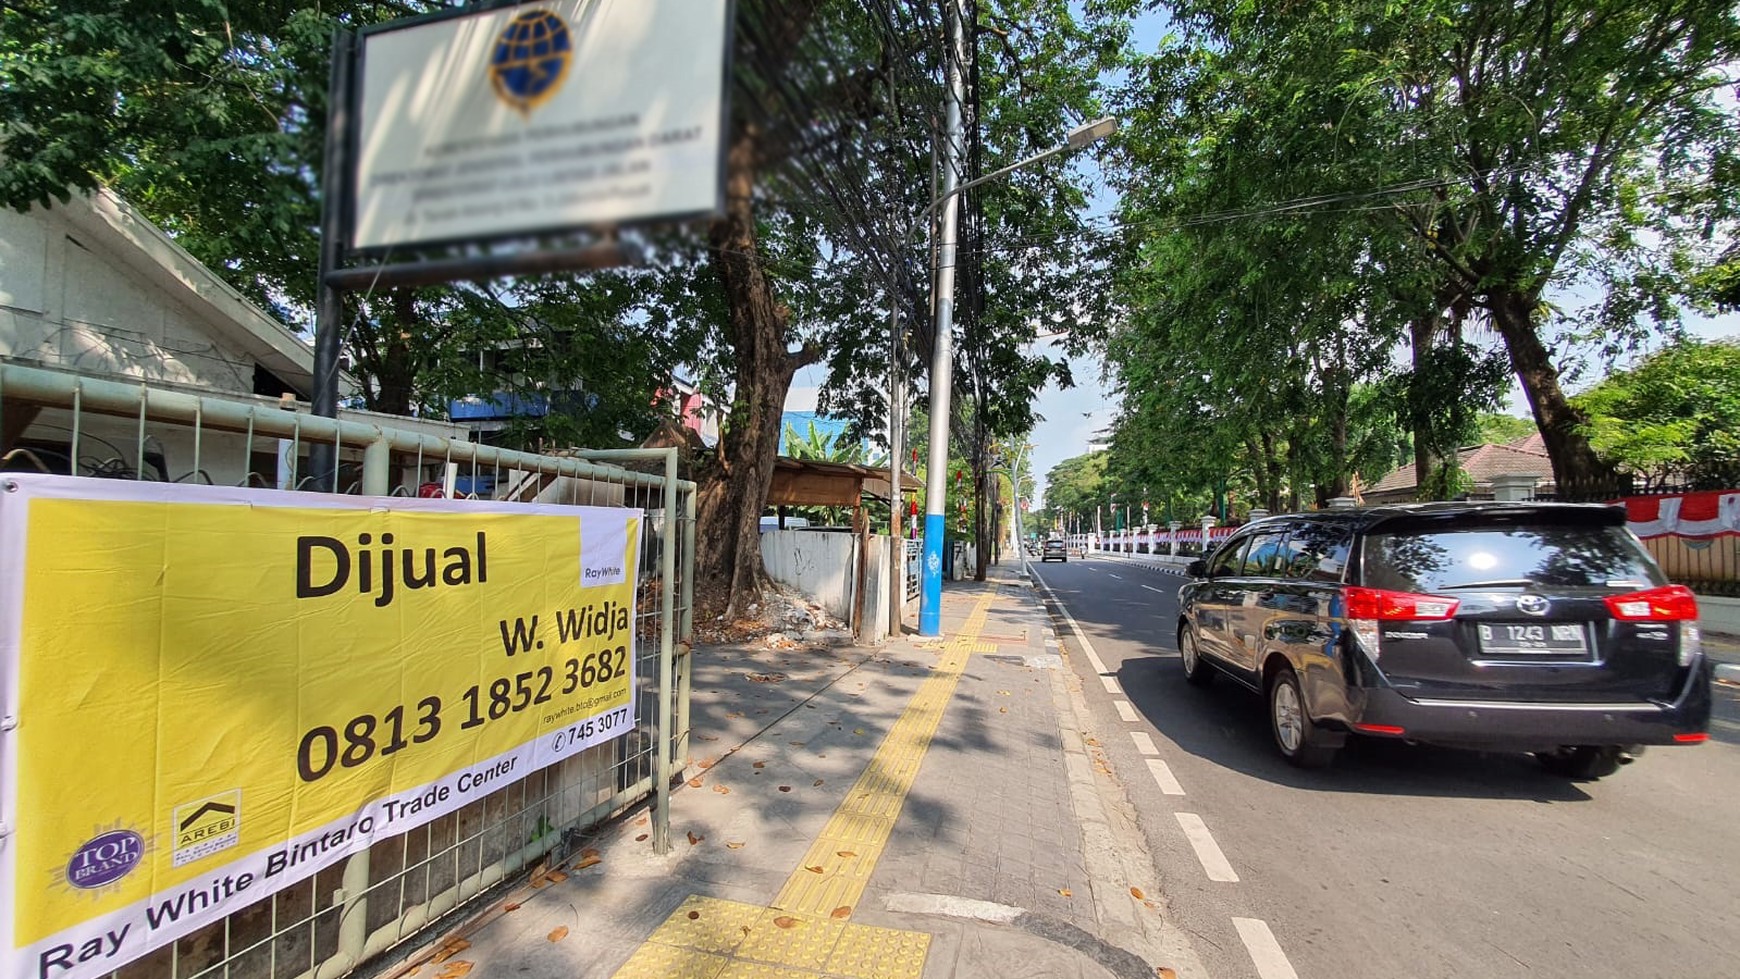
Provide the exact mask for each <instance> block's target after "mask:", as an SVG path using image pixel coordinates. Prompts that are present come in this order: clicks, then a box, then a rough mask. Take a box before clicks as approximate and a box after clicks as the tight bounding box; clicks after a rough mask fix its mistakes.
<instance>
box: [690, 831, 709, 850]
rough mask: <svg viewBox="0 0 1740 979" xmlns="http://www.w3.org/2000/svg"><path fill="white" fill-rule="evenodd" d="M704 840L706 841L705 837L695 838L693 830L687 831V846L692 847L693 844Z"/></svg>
mask: <svg viewBox="0 0 1740 979" xmlns="http://www.w3.org/2000/svg"><path fill="white" fill-rule="evenodd" d="M704 839H706V837H705V836H696V835H695V831H694V830H689V845H690V846H694V845H695V844H697V843H699V842H701V841H702V840H704Z"/></svg>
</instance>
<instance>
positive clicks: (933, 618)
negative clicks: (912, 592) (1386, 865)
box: [918, 513, 943, 636]
mask: <svg viewBox="0 0 1740 979" xmlns="http://www.w3.org/2000/svg"><path fill="white" fill-rule="evenodd" d="M942 569H943V515H942V514H940V513H927V514H925V515H924V567H923V568H922V569H921V570H920V572H919V574H920V577H921V579H922V585H921V587H920V588H919V593H918V634H919V635H921V636H940V635H942Z"/></svg>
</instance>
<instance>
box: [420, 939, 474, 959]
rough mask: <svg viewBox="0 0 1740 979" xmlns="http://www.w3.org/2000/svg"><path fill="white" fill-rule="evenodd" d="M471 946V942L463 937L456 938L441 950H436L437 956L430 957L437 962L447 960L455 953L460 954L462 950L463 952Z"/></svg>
mask: <svg viewBox="0 0 1740 979" xmlns="http://www.w3.org/2000/svg"><path fill="white" fill-rule="evenodd" d="M470 947H471V943H470V942H468V941H466V940H465V939H463V938H455V939H454V940H452V941H450V942H448V943H447V944H445V945H443V946H441V951H439V952H436V953H435V957H434V958H432V959H430V961H431V962H436V963H440V962H445V961H447V960H448V959H450V958H452V957H454V956H455V955H458V954H459V953H460V952H463V951H465V950H466V949H468V948H470Z"/></svg>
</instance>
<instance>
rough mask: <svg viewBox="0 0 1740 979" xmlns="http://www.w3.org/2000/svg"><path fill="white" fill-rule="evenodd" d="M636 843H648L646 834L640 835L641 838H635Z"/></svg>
mask: <svg viewBox="0 0 1740 979" xmlns="http://www.w3.org/2000/svg"><path fill="white" fill-rule="evenodd" d="M634 841H635V842H636V843H645V842H646V834H645V833H642V834H640V835H639V836H637V837H635V838H634Z"/></svg>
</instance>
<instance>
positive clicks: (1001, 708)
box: [997, 707, 1009, 714]
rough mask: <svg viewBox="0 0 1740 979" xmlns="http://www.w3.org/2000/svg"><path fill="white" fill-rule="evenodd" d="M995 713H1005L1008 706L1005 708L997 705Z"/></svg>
mask: <svg viewBox="0 0 1740 979" xmlns="http://www.w3.org/2000/svg"><path fill="white" fill-rule="evenodd" d="M997 713H999V714H1007V713H1009V708H1007V707H999V708H997Z"/></svg>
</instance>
